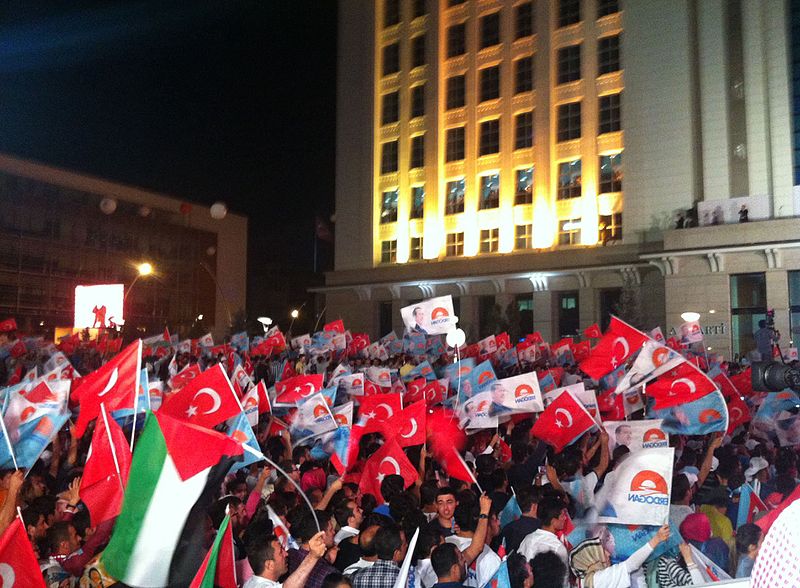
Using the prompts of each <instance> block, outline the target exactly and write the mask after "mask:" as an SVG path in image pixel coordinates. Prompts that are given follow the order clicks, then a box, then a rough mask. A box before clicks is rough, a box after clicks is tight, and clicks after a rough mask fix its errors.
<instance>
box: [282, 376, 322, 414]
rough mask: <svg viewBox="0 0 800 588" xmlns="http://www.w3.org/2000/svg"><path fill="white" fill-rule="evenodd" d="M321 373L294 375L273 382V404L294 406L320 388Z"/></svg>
mask: <svg viewBox="0 0 800 588" xmlns="http://www.w3.org/2000/svg"><path fill="white" fill-rule="evenodd" d="M323 378H324V376H323V374H311V375H308V376H294V377H293V378H287V379H285V380H281V381H279V382H276V383H275V404H281V405H290V406H294V405H295V403H297V401H298V400H304V399H305V398H308V397H309V396H313V395H314V394H316V393H317V392H319V391H320V390H322V388H323V385H322V380H323Z"/></svg>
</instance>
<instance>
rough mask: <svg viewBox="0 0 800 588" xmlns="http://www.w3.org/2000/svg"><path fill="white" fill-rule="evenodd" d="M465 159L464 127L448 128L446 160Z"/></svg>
mask: <svg viewBox="0 0 800 588" xmlns="http://www.w3.org/2000/svg"><path fill="white" fill-rule="evenodd" d="M462 159H464V127H455V128H453V129H447V134H446V145H445V154H444V160H445V161H447V162H449V161H460V160H462Z"/></svg>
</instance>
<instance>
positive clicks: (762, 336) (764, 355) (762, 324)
mask: <svg viewBox="0 0 800 588" xmlns="http://www.w3.org/2000/svg"><path fill="white" fill-rule="evenodd" d="M779 338H780V334H779V333H778V331H776V330H775V329H774V328H773V327H772V326H771V325H770V324H769V323H768V322H767V321H766V320H765V319H761V320H760V321H758V330H757V331H756V332H755V333H753V339H755V341H756V351H758V353H759V355H760V356H761V361H769V360H770V359H772V346H773V345H774V344H775V343H777V342H778V339H779Z"/></svg>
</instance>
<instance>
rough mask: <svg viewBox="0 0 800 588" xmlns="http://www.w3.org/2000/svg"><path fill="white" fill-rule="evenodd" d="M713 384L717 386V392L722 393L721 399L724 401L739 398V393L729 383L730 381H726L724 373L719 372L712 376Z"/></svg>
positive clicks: (726, 377)
mask: <svg viewBox="0 0 800 588" xmlns="http://www.w3.org/2000/svg"><path fill="white" fill-rule="evenodd" d="M714 383H715V384H716V385H717V388H719V391H720V392H722V397H723V398H724V399H725V400H729V399H731V398H733V397H734V396H735V397H736V398H739V391H738V390H737V389H736V387H735V386H734V385H733V384H732V383H731V381H730V380H729V379H728V376H726V375H725V373H724V372H720V373H718V374H717V375H716V376H714Z"/></svg>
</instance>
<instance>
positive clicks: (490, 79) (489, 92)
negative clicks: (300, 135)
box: [478, 65, 500, 102]
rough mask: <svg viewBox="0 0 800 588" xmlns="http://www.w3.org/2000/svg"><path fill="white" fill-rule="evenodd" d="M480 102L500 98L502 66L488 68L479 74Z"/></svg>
mask: <svg viewBox="0 0 800 588" xmlns="http://www.w3.org/2000/svg"><path fill="white" fill-rule="evenodd" d="M478 79H479V80H480V101H481V102H485V101H486V100H494V99H496V98H500V66H499V65H495V66H493V67H486V68H484V69H482V70H480V71H479V72H478Z"/></svg>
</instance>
